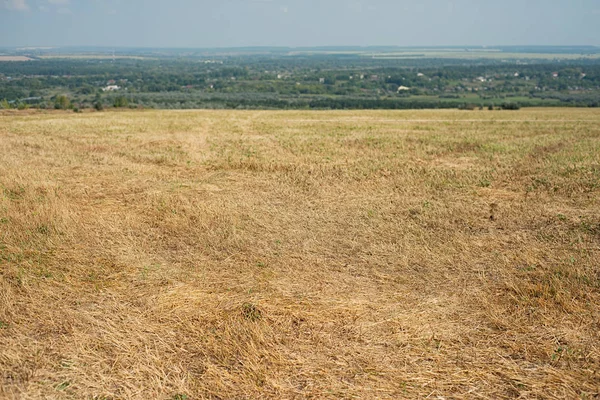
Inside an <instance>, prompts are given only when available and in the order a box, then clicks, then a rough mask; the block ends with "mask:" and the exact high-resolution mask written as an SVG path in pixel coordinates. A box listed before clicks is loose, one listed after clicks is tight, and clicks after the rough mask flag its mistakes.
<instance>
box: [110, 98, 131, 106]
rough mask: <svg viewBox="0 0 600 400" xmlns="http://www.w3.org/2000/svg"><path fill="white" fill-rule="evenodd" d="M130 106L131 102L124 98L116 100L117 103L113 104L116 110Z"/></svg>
mask: <svg viewBox="0 0 600 400" xmlns="http://www.w3.org/2000/svg"><path fill="white" fill-rule="evenodd" d="M128 105H129V101H128V100H127V98H125V97H123V96H119V97H117V98H115V101H114V103H113V106H115V108H120V107H127V106H128Z"/></svg>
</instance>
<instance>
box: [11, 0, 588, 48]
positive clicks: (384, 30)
mask: <svg viewBox="0 0 600 400" xmlns="http://www.w3.org/2000/svg"><path fill="white" fill-rule="evenodd" d="M599 39H600V4H599V2H598V1H597V0H579V1H576V2H573V1H566V0H557V1H553V2H552V3H551V4H550V2H546V1H541V0H532V1H529V2H527V3H525V2H523V1H517V0H505V1H503V2H493V3H491V2H486V3H485V4H481V2H480V1H477V0H452V1H448V0H443V1H439V0H438V1H436V0H425V1H419V2H417V1H414V0H411V1H391V0H372V1H359V0H354V1H344V0H325V1H316V0H306V1H300V0H224V1H212V0H211V1H193V0H174V1H171V2H165V1H159V0H131V1H128V2H125V1H122V0H0V46H2V47H30V46H31V47H35V46H57V47H60V46H99V47H185V48H214V47H249V46H284V47H288V46H289V47H311V46H369V45H376V46H462V45H477V46H481V45H598V44H600V40H599Z"/></svg>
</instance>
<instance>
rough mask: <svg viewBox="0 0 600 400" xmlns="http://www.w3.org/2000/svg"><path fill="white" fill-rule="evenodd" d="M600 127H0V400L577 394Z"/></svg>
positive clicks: (543, 116) (599, 368)
mask: <svg viewBox="0 0 600 400" xmlns="http://www.w3.org/2000/svg"><path fill="white" fill-rule="evenodd" d="M599 194H600V113H599V112H598V110H584V109H547V110H522V111H519V112H488V111H474V112H459V111H406V112H398V111H361V112H351V111H347V112H309V111H289V112H288V111H285V112H269V111H256V112H254V111H253V112H241V111H180V112H175V111H171V112H169V111H135V112H119V113H85V114H67V113H55V112H52V113H36V112H29V113H17V112H5V113H3V114H0V397H2V398H8V399H13V398H14V399H39V398H56V399H179V400H181V399H202V398H206V399H209V398H212V399H253V398H331V399H334V398H365V399H369V398H379V399H392V398H393V399H396V398H434V399H442V398H455V399H460V398H488V399H499V398H519V397H520V398H582V399H590V398H595V397H597V396H598V395H599V392H600V333H599V332H600V310H599V304H600V262H599V259H600V201H599V198H600V196H599Z"/></svg>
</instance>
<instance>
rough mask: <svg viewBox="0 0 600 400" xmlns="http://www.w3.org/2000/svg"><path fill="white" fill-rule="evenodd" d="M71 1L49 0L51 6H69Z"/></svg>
mask: <svg viewBox="0 0 600 400" xmlns="http://www.w3.org/2000/svg"><path fill="white" fill-rule="evenodd" d="M69 2H70V0H48V3H50V4H57V5H64V4H69Z"/></svg>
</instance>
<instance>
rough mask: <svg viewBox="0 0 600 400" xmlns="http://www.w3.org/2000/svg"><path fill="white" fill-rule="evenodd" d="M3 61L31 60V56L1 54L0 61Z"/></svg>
mask: <svg viewBox="0 0 600 400" xmlns="http://www.w3.org/2000/svg"><path fill="white" fill-rule="evenodd" d="M2 61H31V58H29V57H24V56H0V62H2Z"/></svg>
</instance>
